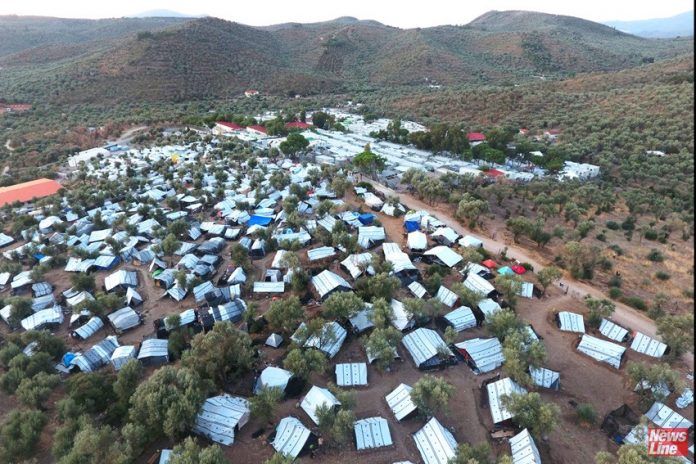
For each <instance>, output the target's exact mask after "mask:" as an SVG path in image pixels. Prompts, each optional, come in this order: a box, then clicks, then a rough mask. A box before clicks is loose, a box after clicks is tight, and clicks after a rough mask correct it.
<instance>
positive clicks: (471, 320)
mask: <svg viewBox="0 0 696 464" xmlns="http://www.w3.org/2000/svg"><path fill="white" fill-rule="evenodd" d="M444 319H445V321H446V323H447V324H448V325H450V326H451V327H452V328H453V329H454V330H456V331H457V332H461V331H462V330H466V329H471V328H473V327H476V325H477V322H476V317H475V316H474V313H473V311H471V308H468V307H466V306H460V307H458V308H457V309H455V310H454V311H450V312H449V313H447V314H445V315H444Z"/></svg>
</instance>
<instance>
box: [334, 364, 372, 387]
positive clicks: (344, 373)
mask: <svg viewBox="0 0 696 464" xmlns="http://www.w3.org/2000/svg"><path fill="white" fill-rule="evenodd" d="M336 385H338V386H339V387H364V386H366V385H367V364H365V363H345V364H336Z"/></svg>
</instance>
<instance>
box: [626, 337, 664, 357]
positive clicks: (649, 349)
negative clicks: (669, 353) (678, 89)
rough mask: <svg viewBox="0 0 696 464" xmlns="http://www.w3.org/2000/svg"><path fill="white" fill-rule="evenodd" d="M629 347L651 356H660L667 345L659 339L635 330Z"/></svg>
mask: <svg viewBox="0 0 696 464" xmlns="http://www.w3.org/2000/svg"><path fill="white" fill-rule="evenodd" d="M631 349H632V350H633V351H637V352H638V353H643V354H646V355H648V356H651V357H653V358H660V357H662V355H663V354H665V351H666V350H667V345H666V344H664V343H662V342H661V341H660V340H656V339H654V338H651V337H648V336H647V335H645V334H644V333H641V332H636V334H635V336H634V337H633V341H632V342H631Z"/></svg>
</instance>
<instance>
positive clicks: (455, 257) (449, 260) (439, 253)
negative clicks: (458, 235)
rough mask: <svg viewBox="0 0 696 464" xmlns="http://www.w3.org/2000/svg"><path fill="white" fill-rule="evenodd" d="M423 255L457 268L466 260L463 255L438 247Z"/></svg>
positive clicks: (447, 248)
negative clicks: (457, 265)
mask: <svg viewBox="0 0 696 464" xmlns="http://www.w3.org/2000/svg"><path fill="white" fill-rule="evenodd" d="M423 255H425V256H434V257H435V258H437V259H438V260H439V261H440V262H442V264H444V265H445V266H447V267H452V266H455V265H456V264H458V263H459V262H461V261H462V260H463V259H464V258H462V255H460V254H459V253H457V252H456V251H454V250H453V249H451V248H449V247H446V246H436V247H434V248H431V249H430V250H428V251H426V252H425V253H423Z"/></svg>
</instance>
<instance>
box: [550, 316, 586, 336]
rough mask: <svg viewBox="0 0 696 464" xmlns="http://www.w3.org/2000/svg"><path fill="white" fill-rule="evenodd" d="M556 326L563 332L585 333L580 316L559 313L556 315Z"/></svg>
mask: <svg viewBox="0 0 696 464" xmlns="http://www.w3.org/2000/svg"><path fill="white" fill-rule="evenodd" d="M556 324H557V325H558V328H559V329H561V330H562V331H564V332H575V333H585V322H584V320H583V318H582V314H577V313H571V312H569V311H561V312H559V313H558V314H556Z"/></svg>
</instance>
